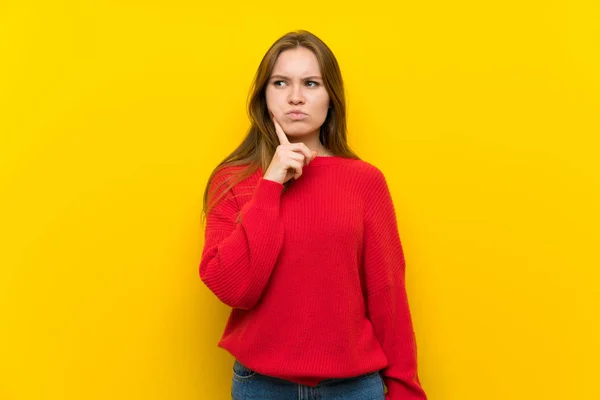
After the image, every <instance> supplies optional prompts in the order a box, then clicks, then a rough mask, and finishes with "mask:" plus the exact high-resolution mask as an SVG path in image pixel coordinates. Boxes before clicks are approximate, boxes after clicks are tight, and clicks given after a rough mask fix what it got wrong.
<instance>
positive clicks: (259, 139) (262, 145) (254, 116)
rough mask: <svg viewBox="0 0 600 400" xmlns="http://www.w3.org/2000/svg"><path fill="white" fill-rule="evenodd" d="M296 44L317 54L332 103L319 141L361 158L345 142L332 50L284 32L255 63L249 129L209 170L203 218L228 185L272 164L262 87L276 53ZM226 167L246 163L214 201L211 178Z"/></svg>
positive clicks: (273, 138) (305, 35)
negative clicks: (229, 151)
mask: <svg viewBox="0 0 600 400" xmlns="http://www.w3.org/2000/svg"><path fill="white" fill-rule="evenodd" d="M297 47H305V48H307V49H309V50H311V51H312V52H313V53H314V54H315V56H316V57H317V61H318V63H319V67H320V70H321V74H322V77H323V83H324V86H325V89H326V90H327V93H328V94H329V98H330V102H331V104H330V105H331V107H330V108H329V110H328V112H327V117H326V118H325V122H323V125H321V129H320V133H319V140H320V141H321V143H322V144H323V146H324V147H325V148H326V149H328V150H329V151H330V152H331V153H333V155H336V156H342V157H348V158H354V159H360V158H359V157H358V155H356V154H355V153H354V152H353V151H352V150H351V149H350V147H349V146H348V143H347V139H346V136H347V132H346V96H345V93H344V84H343V81H342V74H341V71H340V67H339V65H338V62H337V60H336V58H335V56H334V55H333V52H332V51H331V50H330V49H329V47H327V45H326V44H325V43H324V42H323V41H322V40H321V39H319V38H318V37H317V36H315V35H314V34H312V33H310V32H308V31H305V30H297V31H293V32H289V33H286V34H285V35H283V36H282V37H280V38H279V39H278V40H277V41H276V42H275V43H273V45H271V47H270V48H269V50H267V52H266V54H265V55H264V57H263V59H262V61H261V63H260V65H259V66H258V70H257V71H256V75H255V77H254V81H253V83H252V88H251V91H250V93H249V97H248V117H249V118H250V123H251V125H250V129H249V130H248V134H247V135H246V137H245V138H244V140H243V141H242V143H241V144H240V145H239V146H238V147H237V148H236V149H235V150H234V151H233V152H232V153H231V154H229V155H228V156H227V157H225V159H224V160H223V161H221V162H220V163H219V165H217V167H216V168H215V169H214V170H213V172H212V173H211V175H210V177H209V179H208V184H207V185H206V188H205V190H204V199H203V210H202V211H203V217H204V218H206V216H207V215H208V213H209V212H210V210H211V208H212V207H213V206H214V205H215V204H216V203H217V202H218V201H219V200H220V199H221V197H223V195H225V193H227V191H228V190H229V189H231V187H233V186H234V185H235V184H237V183H238V182H240V181H242V180H244V179H246V178H247V177H249V176H250V175H252V174H253V173H254V172H255V171H256V170H257V169H258V168H259V167H262V170H263V171H266V170H267V168H268V166H269V164H270V163H271V160H272V159H273V155H274V154H275V149H276V148H277V146H278V145H279V140H278V138H277V133H276V132H275V126H274V125H273V122H272V120H271V118H270V115H269V111H268V110H267V100H266V96H265V89H266V85H267V83H268V81H269V78H270V76H271V73H272V72H273V67H274V66H275V62H276V61H277V57H278V56H279V54H280V53H281V52H283V51H285V50H289V49H294V48H297ZM228 166H245V168H243V169H241V170H240V171H241V172H240V173H236V174H234V175H232V176H230V177H227V178H229V179H226V180H225V181H223V182H228V180H230V181H231V182H228V183H229V186H228V187H227V188H225V190H223V191H222V193H221V195H220V196H218V198H216V199H214V200H213V198H214V193H212V191H210V190H209V188H210V186H211V180H212V179H213V177H214V176H215V175H216V174H217V172H218V171H219V170H221V169H223V168H225V167H228ZM237 170H238V169H237V168H236V171H237ZM292 181H293V179H290V180H289V181H287V182H286V188H287V186H288V185H289V184H290V183H291V182H292ZM209 204H210V205H209Z"/></svg>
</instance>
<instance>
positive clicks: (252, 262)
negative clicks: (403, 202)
mask: <svg viewBox="0 0 600 400" xmlns="http://www.w3.org/2000/svg"><path fill="white" fill-rule="evenodd" d="M237 168H240V167H229V168H227V169H226V170H222V171H220V172H219V173H217V174H216V175H215V177H214V179H213V180H212V181H211V186H210V187H209V190H210V191H211V193H213V194H217V195H219V194H221V193H222V190H223V189H224V188H225V187H226V186H219V185H220V184H222V183H223V182H224V180H225V179H226V178H227V176H229V175H231V174H234V173H235V172H236V169H237ZM302 171H303V174H302V176H301V177H300V178H299V179H298V180H297V181H295V182H293V183H292V184H291V186H290V187H289V188H288V189H287V190H286V191H284V190H283V189H284V186H283V185H282V184H280V183H278V182H274V181H271V180H267V179H264V178H263V172H262V170H261V169H260V168H259V170H258V171H257V172H256V173H255V174H253V175H252V176H251V177H250V178H248V179H246V180H244V181H242V182H240V183H239V184H237V185H236V186H235V187H234V188H233V190H231V191H228V192H227V194H226V195H225V197H224V198H223V199H222V200H221V201H220V202H219V203H218V204H217V205H216V206H215V207H214V208H213V210H212V211H211V212H210V213H209V214H208V216H207V225H206V231H205V244H204V250H203V253H202V260H201V261H200V268H199V272H200V277H201V279H202V281H203V282H204V283H205V284H206V286H207V287H208V288H209V289H210V290H211V291H212V292H213V293H214V294H215V295H216V296H217V297H218V298H219V299H220V300H221V301H222V302H223V303H225V304H227V305H229V306H230V307H232V311H231V314H230V316H229V320H228V322H227V325H226V327H225V330H224V333H223V336H222V338H221V340H220V341H219V343H218V346H219V347H221V348H223V349H225V350H227V351H229V352H230V353H231V354H232V355H233V356H234V357H235V358H237V359H238V360H239V361H240V362H241V363H242V364H244V365H245V366H247V367H248V368H250V369H252V370H255V371H257V372H259V373H261V374H264V375H269V376H273V377H278V378H282V379H287V380H290V381H293V382H296V383H301V384H305V385H309V386H316V385H317V383H318V382H320V381H322V380H325V379H330V378H344V377H353V376H357V375H361V374H364V373H367V372H371V371H376V370H379V369H381V374H382V376H383V379H384V382H385V384H386V386H387V388H388V392H387V394H386V399H387V400H413V399H419V400H423V399H426V395H425V393H424V391H423V389H422V388H421V385H420V383H419V378H418V374H417V362H416V361H417V360H416V345H415V336H414V332H413V325H412V321H411V316H410V311H409V305H408V300H407V296H406V289H405V284H404V283H405V281H404V275H405V261H404V254H403V251H402V245H401V242H400V237H399V234H398V227H397V221H396V214H395V210H394V205H393V202H392V197H391V195H390V191H389V188H388V186H387V183H386V180H385V177H384V175H383V173H382V172H381V171H380V170H379V169H378V168H377V167H375V166H373V165H371V164H369V163H367V162H365V161H361V160H354V159H347V158H343V157H339V156H334V157H326V156H320V157H316V158H315V159H313V161H312V162H311V163H310V164H309V165H308V166H305V167H304V168H303V170H302ZM238 213H241V221H240V222H239V223H236V217H237V214H238Z"/></svg>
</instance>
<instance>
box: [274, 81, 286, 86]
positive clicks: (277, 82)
mask: <svg viewBox="0 0 600 400" xmlns="http://www.w3.org/2000/svg"><path fill="white" fill-rule="evenodd" d="M279 83H285V82H284V81H273V85H275V86H277V87H281V86H280V85H279Z"/></svg>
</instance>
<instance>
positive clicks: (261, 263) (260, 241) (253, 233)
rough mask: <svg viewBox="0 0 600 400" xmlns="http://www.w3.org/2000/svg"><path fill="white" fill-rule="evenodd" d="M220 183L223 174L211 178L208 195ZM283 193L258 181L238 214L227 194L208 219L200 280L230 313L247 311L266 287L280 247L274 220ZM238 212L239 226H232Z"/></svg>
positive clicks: (271, 184)
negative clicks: (234, 310)
mask: <svg viewBox="0 0 600 400" xmlns="http://www.w3.org/2000/svg"><path fill="white" fill-rule="evenodd" d="M222 182H223V177H222V174H219V173H217V174H215V177H214V179H213V182H212V183H211V187H210V188H209V190H213V191H214V190H216V188H217V186H218V185H219V184H221V183H222ZM219 187H226V186H219ZM283 188H284V186H283V185H282V184H280V183H279V182H274V181H271V180H267V179H263V178H260V179H259V181H258V185H257V186H256V188H255V190H254V193H253V195H252V198H251V199H250V200H248V202H247V203H246V204H245V205H244V206H243V207H242V209H241V210H239V207H238V205H237V202H236V200H235V198H234V196H233V194H232V193H231V191H229V192H228V193H227V194H225V195H224V197H222V198H221V199H220V200H219V202H218V203H217V204H216V205H215V206H214V208H213V209H212V210H211V211H210V212H209V214H208V215H207V220H206V229H205V241H204V249H203V251H202V260H201V261H200V268H199V272H200V278H201V279H202V281H203V282H204V283H205V284H206V286H207V287H208V288H209V289H210V290H211V291H212V292H213V293H214V294H215V295H216V296H217V297H218V298H219V299H220V300H221V301H222V302H223V303H225V304H227V305H228V306H230V307H233V308H242V309H249V308H252V307H253V306H254V305H255V304H256V303H257V302H258V300H259V299H260V297H261V295H262V293H263V290H264V288H265V287H266V286H267V283H268V281H269V277H270V276H271V272H272V270H273V267H274V266H275V262H276V261H277V257H278V255H279V251H280V250H281V247H282V245H283V233H284V230H283V223H282V222H281V220H280V219H279V206H280V198H281V193H282V191H283ZM215 197H216V196H215ZM240 211H241V221H240V222H239V223H236V221H235V220H236V217H237V214H238V212H240Z"/></svg>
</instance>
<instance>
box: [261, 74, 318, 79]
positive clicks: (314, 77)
mask: <svg viewBox="0 0 600 400" xmlns="http://www.w3.org/2000/svg"><path fill="white" fill-rule="evenodd" d="M273 78H282V79H290V78H289V77H287V76H284V75H272V76H271V77H270V78H269V79H273ZM304 79H321V80H323V78H321V77H320V76H317V75H311V76H306V77H304Z"/></svg>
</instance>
